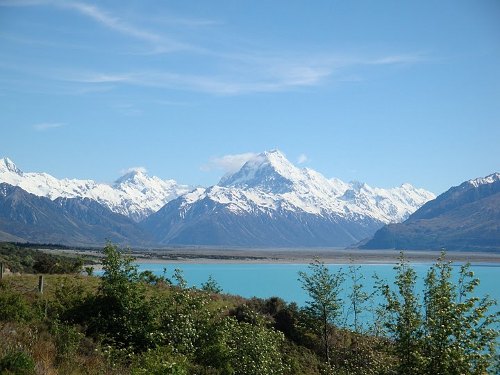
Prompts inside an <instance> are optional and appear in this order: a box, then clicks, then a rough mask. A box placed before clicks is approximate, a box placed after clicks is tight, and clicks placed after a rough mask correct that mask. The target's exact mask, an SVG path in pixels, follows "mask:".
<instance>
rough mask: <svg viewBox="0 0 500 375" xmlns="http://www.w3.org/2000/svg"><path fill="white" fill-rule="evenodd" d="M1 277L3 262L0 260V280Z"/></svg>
mask: <svg viewBox="0 0 500 375" xmlns="http://www.w3.org/2000/svg"><path fill="white" fill-rule="evenodd" d="M2 279H3V263H2V262H0V280H2Z"/></svg>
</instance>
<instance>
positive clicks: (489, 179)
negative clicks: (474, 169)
mask: <svg viewBox="0 0 500 375" xmlns="http://www.w3.org/2000/svg"><path fill="white" fill-rule="evenodd" d="M497 181H500V173H498V172H495V173H492V174H490V175H488V176H486V177H479V178H475V179H472V180H469V181H467V182H468V183H469V184H470V185H472V186H474V187H478V186H480V185H486V184H492V183H494V182H497Z"/></svg>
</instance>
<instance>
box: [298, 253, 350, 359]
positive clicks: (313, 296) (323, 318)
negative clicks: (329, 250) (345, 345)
mask: <svg viewBox="0 0 500 375" xmlns="http://www.w3.org/2000/svg"><path fill="white" fill-rule="evenodd" d="M309 271H310V273H309V274H307V273H305V272H299V281H300V282H301V284H302V288H303V289H304V290H305V291H306V292H307V294H308V295H309V297H310V300H308V301H307V311H308V312H309V313H310V315H311V316H313V317H315V318H317V319H318V321H319V323H320V324H319V328H320V330H321V335H322V338H323V345H324V354H325V359H326V361H327V362H330V344H329V340H328V336H329V330H330V325H331V324H335V323H337V321H338V318H339V317H340V314H341V309H342V300H341V298H340V292H341V288H342V283H343V281H344V274H343V273H342V270H339V271H338V272H337V273H335V274H332V273H330V271H329V270H328V268H327V267H326V266H325V264H324V263H323V262H321V261H320V260H319V259H315V260H314V262H313V263H311V264H310V265H309ZM311 328H312V327H311Z"/></svg>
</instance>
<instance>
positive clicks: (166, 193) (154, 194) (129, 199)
mask: <svg viewBox="0 0 500 375" xmlns="http://www.w3.org/2000/svg"><path fill="white" fill-rule="evenodd" d="M0 182H5V183H8V184H10V185H13V186H19V187H20V188H22V189H23V190H25V191H27V192H29V193H32V194H35V195H38V196H43V197H48V198H50V199H52V200H55V199H56V198H59V197H65V198H75V197H82V198H90V199H93V200H95V201H97V202H99V203H101V204H103V205H105V206H106V207H108V208H109V209H111V211H113V212H116V213H120V214H122V215H126V216H128V217H130V218H132V219H133V220H135V221H140V220H142V219H144V218H145V217H147V216H148V215H150V214H151V213H153V212H156V211H158V210H159V209H160V208H161V207H163V206H164V205H165V204H166V203H167V202H168V201H170V200H172V199H175V198H177V197H178V196H180V195H182V194H185V193H187V192H188V191H190V187H189V186H187V185H179V184H178V183H177V182H176V181H174V180H161V179H159V178H158V177H150V176H148V175H146V174H145V173H144V172H142V171H132V172H130V173H128V174H126V175H124V176H122V177H121V178H119V179H118V180H117V181H116V182H115V183H114V184H113V185H108V184H103V183H97V182H95V181H93V180H76V179H67V178H65V179H57V178H55V177H53V176H51V175H49V174H47V173H25V172H22V171H21V170H20V169H19V168H17V167H16V165H15V164H14V163H13V162H12V161H11V160H10V159H8V158H3V159H0Z"/></svg>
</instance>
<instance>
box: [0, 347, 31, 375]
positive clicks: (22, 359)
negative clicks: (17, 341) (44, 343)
mask: <svg viewBox="0 0 500 375" xmlns="http://www.w3.org/2000/svg"><path fill="white" fill-rule="evenodd" d="M0 373H1V374H5V375H9V374H13V375H14V374H15V375H31V374H34V373H35V361H34V360H33V358H31V356H30V355H28V354H27V353H25V352H24V351H22V350H12V351H9V352H8V353H7V354H6V355H5V356H4V357H3V358H1V359H0Z"/></svg>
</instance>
